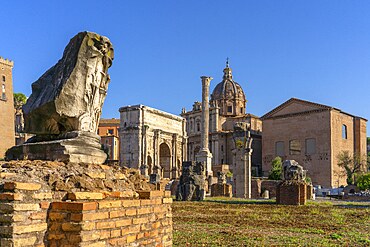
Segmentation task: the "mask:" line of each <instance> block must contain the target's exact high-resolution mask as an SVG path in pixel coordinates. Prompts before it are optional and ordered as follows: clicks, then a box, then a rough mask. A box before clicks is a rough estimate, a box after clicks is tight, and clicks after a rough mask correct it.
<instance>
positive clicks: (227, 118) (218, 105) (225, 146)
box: [181, 63, 262, 176]
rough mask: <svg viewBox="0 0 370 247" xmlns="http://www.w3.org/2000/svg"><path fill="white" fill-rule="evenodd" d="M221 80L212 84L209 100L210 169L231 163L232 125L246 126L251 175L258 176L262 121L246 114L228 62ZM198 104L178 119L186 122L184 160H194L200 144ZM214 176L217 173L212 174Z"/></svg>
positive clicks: (242, 97) (260, 159)
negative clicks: (186, 143) (249, 138)
mask: <svg viewBox="0 0 370 247" xmlns="http://www.w3.org/2000/svg"><path fill="white" fill-rule="evenodd" d="M223 72H224V76H223V80H222V81H221V82H220V83H218V84H217V85H216V87H215V88H214V90H213V92H212V94H211V100H210V109H209V126H210V127H209V129H210V130H209V149H210V152H211V153H212V156H213V157H212V167H215V166H219V165H221V164H229V165H230V167H232V166H231V165H232V164H234V163H233V162H234V161H233V154H232V150H233V149H234V148H235V146H234V141H233V130H234V123H236V122H246V123H249V124H250V127H251V135H252V138H253V142H252V149H253V152H252V174H253V175H254V176H259V175H262V150H261V148H262V137H261V134H262V121H261V120H260V118H259V117H257V116H255V115H252V114H250V113H246V103H247V100H246V97H245V94H244V91H243V89H242V87H241V86H240V85H239V84H238V83H237V82H235V81H234V80H233V76H232V70H231V68H230V67H229V65H228V63H227V64H226V68H225V69H224V71H223ZM201 115H202V109H201V103H200V102H195V103H194V105H193V109H192V110H191V111H188V112H186V111H185V110H183V112H182V114H181V116H182V117H184V118H185V119H186V131H187V134H188V159H189V160H190V161H195V157H196V155H197V154H198V152H199V150H200V144H201ZM214 175H217V174H214Z"/></svg>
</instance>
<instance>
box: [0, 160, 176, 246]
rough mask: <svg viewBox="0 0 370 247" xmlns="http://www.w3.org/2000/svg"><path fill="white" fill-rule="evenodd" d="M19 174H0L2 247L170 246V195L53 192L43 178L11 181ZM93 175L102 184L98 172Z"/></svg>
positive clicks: (0, 236)
mask: <svg viewBox="0 0 370 247" xmlns="http://www.w3.org/2000/svg"><path fill="white" fill-rule="evenodd" d="M49 164H50V163H49ZM107 169H111V168H107ZM3 170H4V169H3ZM117 174H118V175H121V176H117V177H116V178H117V179H119V178H120V179H122V180H124V179H127V176H126V177H125V176H123V175H122V174H119V173H117ZM18 175H19V174H16V173H13V172H4V171H3V172H0V176H1V178H2V179H3V181H4V180H5V182H3V183H2V184H1V185H0V246H2V247H10V246H14V247H17V246H22V247H23V246H94V247H97V246H172V212H171V203H172V198H170V193H165V192H163V191H149V190H147V191H132V190H127V191H109V190H107V189H105V190H102V189H100V190H98V189H96V190H95V191H81V190H80V191H78V190H76V189H75V190H74V191H73V192H67V191H62V190H59V191H55V190H50V188H49V187H48V186H47V185H45V183H44V182H43V181H37V182H24V181H23V182H17V181H11V180H14V179H15V177H17V176H18ZM91 175H92V174H91ZM92 176H94V177H95V181H101V182H102V183H104V182H105V183H107V182H106V181H107V180H105V179H103V177H104V176H103V173H98V172H96V173H95V174H94V175H92ZM99 176H100V178H98V177H99ZM35 180H37V179H35ZM84 190H86V189H84Z"/></svg>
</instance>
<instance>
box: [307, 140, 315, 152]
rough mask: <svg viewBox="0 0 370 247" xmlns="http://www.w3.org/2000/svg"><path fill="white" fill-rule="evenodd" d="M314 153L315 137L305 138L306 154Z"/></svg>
mask: <svg viewBox="0 0 370 247" xmlns="http://www.w3.org/2000/svg"><path fill="white" fill-rule="evenodd" d="M314 153H316V139H315V138H309V139H306V154H314Z"/></svg>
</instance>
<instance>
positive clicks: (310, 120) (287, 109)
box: [262, 98, 367, 187]
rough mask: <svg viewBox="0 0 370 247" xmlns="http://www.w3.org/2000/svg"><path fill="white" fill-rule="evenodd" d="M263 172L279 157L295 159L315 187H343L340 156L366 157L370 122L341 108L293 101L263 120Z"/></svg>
mask: <svg viewBox="0 0 370 247" xmlns="http://www.w3.org/2000/svg"><path fill="white" fill-rule="evenodd" d="M262 120H263V139H262V150H263V172H264V175H265V176H267V175H268V173H269V171H270V169H271V161H272V159H274V157H276V156H280V157H282V159H283V160H285V159H294V160H296V161H298V163H299V164H300V165H302V166H303V167H304V169H306V170H307V175H308V176H309V177H310V178H311V180H312V182H313V184H314V185H322V186H324V187H339V186H340V185H345V184H346V178H345V177H344V176H340V175H339V174H340V168H339V167H338V165H337V164H338V159H337V156H338V154H339V153H340V152H342V151H349V152H350V154H352V155H353V154H354V153H358V154H360V155H366V124H367V120H366V119H364V118H361V117H357V116H353V115H351V114H348V113H345V112H343V111H341V110H340V109H337V108H334V107H330V106H326V105H322V104H317V103H313V102H309V101H305V100H300V99H296V98H291V99H290V100H288V101H286V102H285V103H283V104H281V105H280V106H278V107H276V108H275V109H273V110H272V111H270V112H268V113H267V114H265V115H264V116H263V117H262Z"/></svg>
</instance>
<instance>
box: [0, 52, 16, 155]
mask: <svg viewBox="0 0 370 247" xmlns="http://www.w3.org/2000/svg"><path fill="white" fill-rule="evenodd" d="M13 65H14V63H13V62H12V61H9V60H5V59H3V58H1V57H0V158H3V157H4V155H5V152H6V150H7V149H8V148H11V147H12V146H14V144H15V131H14V103H13V78H12V69H13ZM4 79H5V80H4ZM3 85H4V87H5V99H3V98H2V87H3Z"/></svg>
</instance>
